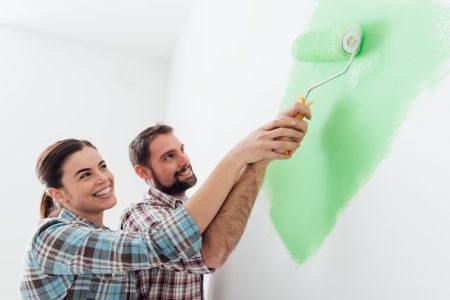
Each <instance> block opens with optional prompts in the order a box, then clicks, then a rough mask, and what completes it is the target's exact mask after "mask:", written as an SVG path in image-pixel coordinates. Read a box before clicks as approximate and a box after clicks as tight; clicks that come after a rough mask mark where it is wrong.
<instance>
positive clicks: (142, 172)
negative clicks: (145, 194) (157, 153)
mask: <svg viewBox="0 0 450 300" xmlns="http://www.w3.org/2000/svg"><path fill="white" fill-rule="evenodd" d="M134 172H136V174H137V175H138V176H139V177H141V178H142V179H144V180H145V181H146V182H149V181H151V180H153V174H152V171H151V170H150V169H149V168H147V167H144V166H142V165H134Z"/></svg>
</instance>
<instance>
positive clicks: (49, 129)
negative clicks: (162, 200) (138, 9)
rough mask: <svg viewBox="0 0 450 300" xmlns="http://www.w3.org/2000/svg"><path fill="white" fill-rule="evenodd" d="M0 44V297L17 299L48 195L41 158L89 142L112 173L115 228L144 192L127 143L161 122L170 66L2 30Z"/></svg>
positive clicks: (109, 216) (108, 220) (110, 222)
mask: <svg viewBox="0 0 450 300" xmlns="http://www.w3.org/2000/svg"><path fill="white" fill-rule="evenodd" d="M0 44H1V45H2V47H0V137H1V147H0V165H1V169H2V171H1V174H0V178H1V189H0V197H1V199H2V207H3V209H2V217H1V218H0V226H1V228H2V229H3V233H2V239H1V244H2V247H0V253H1V255H0V265H1V266H2V269H3V271H2V272H0V281H1V282H2V284H1V285H2V289H1V292H0V294H1V298H2V299H18V298H19V276H20V272H21V266H22V261H23V257H24V252H25V245H26V244H27V242H28V241H29V240H30V238H31V234H32V232H33V229H34V228H35V225H36V224H37V221H38V218H39V199H40V195H41V193H42V191H43V190H44V188H43V186H41V184H40V183H39V182H38V180H37V179H36V176H35V174H34V166H35V161H36V159H37V156H38V155H39V153H40V152H41V151H42V150H44V148H45V147H47V146H48V145H50V144H52V143H54V142H55V141H57V140H59V139H65V138H70V137H75V138H84V139H88V140H90V141H92V143H94V145H96V146H97V148H98V149H99V151H100V154H101V155H102V156H103V158H104V159H105V161H106V162H107V163H108V165H109V167H110V169H111V170H112V172H113V174H115V182H116V187H115V188H116V195H117V197H118V200H119V203H118V205H117V206H116V207H115V208H113V209H112V210H110V211H107V212H106V213H105V225H107V226H109V227H111V228H117V227H118V223H119V218H120V214H121V213H122V211H123V209H124V207H125V206H126V205H127V204H129V203H131V202H135V201H138V200H140V199H141V196H142V195H143V194H144V193H145V190H146V186H145V184H144V183H143V182H141V180H139V179H138V178H137V176H136V175H135V174H134V172H133V170H132V167H131V165H130V163H129V161H128V144H129V142H130V141H131V140H132V139H133V138H134V136H135V135H136V134H137V133H139V131H140V130H142V129H143V128H145V127H147V126H150V125H151V124H153V123H154V122H156V121H158V120H160V119H162V116H163V113H164V106H163V100H164V98H165V89H166V79H167V69H168V66H167V64H166V63H165V62H164V61H163V62H161V61H158V60H153V59H143V58H141V59H135V58H134V57H131V56H126V55H119V54H116V53H114V52H107V51H99V50H97V49H95V48H89V47H85V46H82V45H79V44H76V43H70V42H66V41H61V40H54V39H48V38H46V37H42V36H39V35H36V34H29V33H27V32H23V31H18V30H12V29H3V28H0Z"/></svg>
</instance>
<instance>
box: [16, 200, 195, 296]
mask: <svg viewBox="0 0 450 300" xmlns="http://www.w3.org/2000/svg"><path fill="white" fill-rule="evenodd" d="M200 245H201V235H200V232H199V228H198V226H197V224H196V223H195V221H194V220H193V219H192V217H191V216H190V214H189V213H188V212H187V210H186V209H185V208H184V206H180V207H179V208H178V209H176V210H175V211H173V212H172V214H170V215H167V216H166V218H165V219H160V220H159V221H158V222H155V223H154V224H152V226H151V227H149V228H147V229H146V230H144V231H142V232H141V233H131V232H126V231H112V230H110V229H108V228H106V227H98V226H96V225H95V224H93V223H91V222H89V221H87V220H85V219H82V218H80V217H78V216H77V215H75V214H74V213H73V212H71V211H69V210H67V209H63V210H62V211H61V213H60V214H59V216H58V217H57V218H50V219H44V220H42V222H41V223H40V225H39V226H38V229H37V231H36V233H35V235H34V236H33V239H32V241H31V243H30V244H29V247H28V250H27V253H26V257H25V270H24V272H23V274H22V280H21V286H20V290H21V294H22V298H23V299H135V298H136V280H135V277H134V272H132V271H135V270H141V269H149V268H154V267H156V266H158V265H160V264H162V263H166V262H168V261H171V260H179V259H188V258H190V257H191V256H192V255H194V254H195V253H197V252H198V251H199V249H200Z"/></svg>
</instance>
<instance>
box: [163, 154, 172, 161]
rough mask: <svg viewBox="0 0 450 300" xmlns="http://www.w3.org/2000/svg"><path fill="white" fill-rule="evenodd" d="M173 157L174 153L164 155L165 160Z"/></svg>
mask: <svg viewBox="0 0 450 300" xmlns="http://www.w3.org/2000/svg"><path fill="white" fill-rule="evenodd" d="M172 158H173V154H167V155H166V156H164V160H171V159H172Z"/></svg>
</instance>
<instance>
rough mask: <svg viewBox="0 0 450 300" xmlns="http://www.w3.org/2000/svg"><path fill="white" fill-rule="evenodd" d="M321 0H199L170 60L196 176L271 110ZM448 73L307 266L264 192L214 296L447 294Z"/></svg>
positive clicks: (178, 118) (173, 112) (174, 104)
mask: <svg viewBox="0 0 450 300" xmlns="http://www.w3.org/2000/svg"><path fill="white" fill-rule="evenodd" d="M314 4H315V2H314V1H309V2H304V1H294V0H285V1H255V0H239V1H238V0H229V1H218V0H215V1H214V0H209V1H206V0H198V1H197V2H196V5H195V6H194V9H193V11H192V14H191V16H190V18H189V21H188V23H187V26H186V27H185V31H184V33H183V36H182V38H181V40H180V41H179V44H178V48H177V51H176V52H175V56H174V57H173V60H172V64H171V69H170V74H169V78H170V79H169V89H168V101H169V102H168V107H167V112H168V114H167V121H168V122H169V123H170V124H172V125H173V126H174V127H175V128H176V133H177V135H178V136H179V137H180V138H181V139H182V140H183V141H184V142H185V144H186V146H187V147H186V149H187V151H188V153H189V154H190V156H191V158H192V164H193V166H194V169H195V171H196V172H197V174H198V175H199V176H198V177H199V179H200V182H201V181H202V180H204V179H205V177H206V176H207V174H208V173H209V172H210V171H211V169H212V168H213V166H214V164H215V163H217V161H218V160H219V158H220V157H221V156H222V155H223V154H224V153H225V151H226V149H229V148H230V147H231V146H232V145H233V144H234V143H235V142H237V141H238V140H239V139H240V138H241V137H243V136H244V135H245V134H246V133H248V132H250V131H251V130H252V129H254V128H255V127H256V126H259V125H261V124H263V123H265V122H266V121H268V120H269V119H270V118H271V117H272V116H274V115H276V113H277V109H278V105H279V102H280V99H281V97H282V95H283V93H284V88H285V87H286V83H287V79H288V75H289V71H290V65H291V57H290V46H291V43H292V41H293V39H294V38H295V37H296V36H297V35H298V34H299V33H301V32H303V31H304V30H305V29H306V24H307V23H308V21H309V20H308V18H309V16H311V13H312V11H313V9H314ZM449 93H450V78H449V77H448V76H447V78H446V80H445V81H444V82H442V83H441V84H440V86H438V88H437V89H436V90H435V91H434V92H433V93H431V94H426V95H422V96H421V97H419V98H418V99H417V101H416V104H415V106H414V107H413V108H412V109H411V111H410V113H409V115H408V116H407V118H406V119H405V122H404V123H403V125H402V127H401V128H400V129H399V132H398V135H397V137H396V138H395V140H394V142H393V146H392V150H391V152H390V155H389V157H388V158H387V159H386V160H384V161H383V162H382V163H381V164H380V165H379V167H378V169H377V170H376V172H375V174H374V175H373V177H372V178H370V180H369V181H368V182H367V183H366V184H365V185H364V186H363V187H362V188H361V190H360V191H359V192H358V194H357V195H356V196H355V197H354V198H353V199H352V201H351V202H350V204H349V205H348V207H347V208H346V209H345V211H344V213H342V214H341V216H340V218H339V221H338V223H337V225H336V227H335V229H334V230H333V232H332V233H331V234H330V235H329V236H328V238H327V239H326V240H325V243H324V244H323V246H322V247H321V249H320V250H319V251H318V252H317V253H316V254H315V255H314V256H313V257H312V258H311V259H310V260H309V261H308V262H307V263H305V264H304V265H302V266H297V265H295V263H294V261H293V260H292V259H291V258H290V257H289V255H288V253H287V251H286V250H285V248H284V246H283V244H282V242H281V241H280V239H279V238H278V236H277V233H276V232H275V230H274V228H273V226H272V224H271V220H270V218H269V214H268V211H269V203H268V200H267V197H265V196H264V195H263V194H261V195H260V197H259V199H258V201H257V203H256V207H255V209H254V211H253V214H252V217H251V218H250V221H249V224H248V227H247V230H246V233H245V235H244V238H243V240H242V241H241V243H240V245H239V246H238V248H237V249H236V251H235V252H234V253H233V255H232V256H231V258H230V259H229V260H228V262H227V263H226V265H225V267H223V268H222V269H221V270H219V271H217V272H216V273H215V274H214V275H213V276H212V279H211V286H210V288H209V298H210V299H214V300H216V299H308V300H311V299H323V300H325V299H355V300H356V299H449V297H450V287H449V285H448V281H449V279H450V256H449V255H448V253H450V235H449V234H448V232H447V229H448V228H450V218H448V216H449V213H450V201H449V200H450V187H449V184H448V180H449V179H450V159H449V156H448V154H447V153H449V152H450V146H449V141H450V133H449V131H448V128H450V121H449V119H448V111H450V102H449V101H448V95H449Z"/></svg>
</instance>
